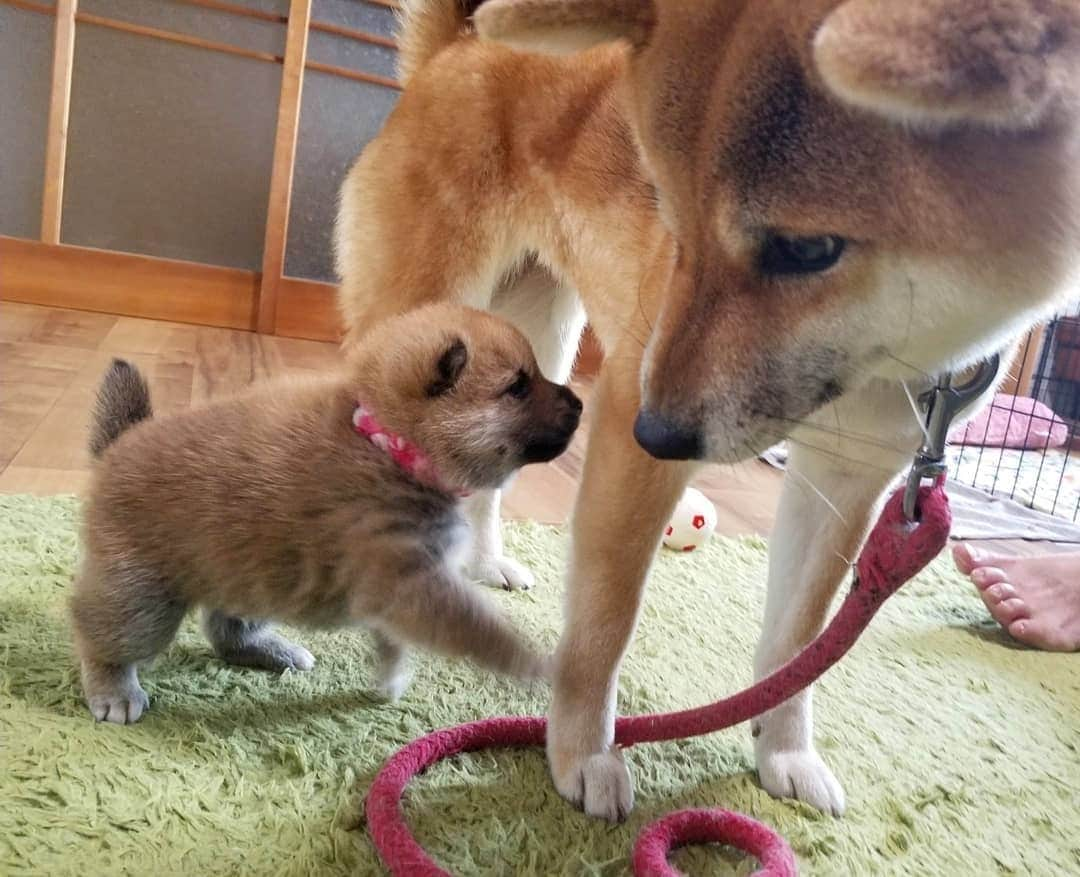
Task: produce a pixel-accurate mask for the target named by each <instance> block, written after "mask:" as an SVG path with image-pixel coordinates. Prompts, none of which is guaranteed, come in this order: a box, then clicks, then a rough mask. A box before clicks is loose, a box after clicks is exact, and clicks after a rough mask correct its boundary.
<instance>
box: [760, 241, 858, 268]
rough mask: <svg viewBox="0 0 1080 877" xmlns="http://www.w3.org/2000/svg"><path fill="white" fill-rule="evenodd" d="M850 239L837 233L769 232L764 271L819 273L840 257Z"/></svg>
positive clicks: (764, 249) (762, 258) (762, 260)
mask: <svg viewBox="0 0 1080 877" xmlns="http://www.w3.org/2000/svg"><path fill="white" fill-rule="evenodd" d="M846 246H847V241H845V240H844V239H843V238H841V237H837V236H836V235H821V236H820V237H808V238H804V237H789V236H787V235H782V234H775V233H770V234H769V235H768V236H767V237H766V238H765V244H764V246H763V247H762V249H761V273H762V274H772V275H784V274H819V273H821V272H822V271H828V270H829V269H830V268H832V266H833V265H835V264H836V263H837V262H839V261H840V257H841V256H842V255H843V254H844V248H845V247H846Z"/></svg>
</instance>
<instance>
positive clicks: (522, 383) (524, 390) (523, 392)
mask: <svg viewBox="0 0 1080 877" xmlns="http://www.w3.org/2000/svg"><path fill="white" fill-rule="evenodd" d="M531 389H532V379H531V378H530V377H529V376H528V375H527V374H525V372H523V371H519V372H518V373H517V377H516V378H514V383H512V384H511V385H510V386H509V387H507V388H506V389H505V390H503V394H504V395H506V396H512V397H513V398H515V399H524V398H525V397H526V396H528V395H529V390H531Z"/></svg>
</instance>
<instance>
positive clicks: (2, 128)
mask: <svg viewBox="0 0 1080 877" xmlns="http://www.w3.org/2000/svg"><path fill="white" fill-rule="evenodd" d="M53 23H54V19H53V18H52V17H51V16H48V15H41V14H39V13H36V12H26V11H24V10H21V9H15V8H13V7H10V6H0V234H5V235H11V236H12V237H25V238H36V237H38V236H39V234H40V233H41V196H42V191H43V189H44V186H45V139H46V137H47V135H48V127H49V87H50V80H51V79H52V47H53V26H54V24H53Z"/></svg>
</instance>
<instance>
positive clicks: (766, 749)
mask: <svg viewBox="0 0 1080 877" xmlns="http://www.w3.org/2000/svg"><path fill="white" fill-rule="evenodd" d="M902 459H903V458H901V457H899V456H896V457H891V456H890V457H889V458H888V459H887V460H886V459H882V460H880V464H881V465H877V464H875V465H865V464H855V463H853V464H850V465H846V464H845V463H844V461H843V460H841V459H839V458H838V457H834V456H824V455H822V454H820V453H817V452H815V451H811V450H808V449H806V448H803V447H799V446H795V447H794V448H793V450H792V453H791V456H790V458H789V461H788V465H789V471H788V475H787V479H786V481H785V484H784V491H783V494H782V496H781V499H780V509H779V512H778V515H777V520H776V526H775V529H774V531H773V536H772V539H771V540H770V551H769V584H768V596H767V598H766V603H765V623H764V628H763V630H762V635H761V641H760V643H759V645H758V649H757V655H756V657H755V660H754V670H755V675H756V676H757V678H761V677H763V676H765V675H768V674H769V673H771V672H772V671H773V670H775V669H776V668H777V667H780V666H781V665H783V664H784V663H786V662H787V661H788V660H790V659H791V658H792V657H793V656H794V655H796V654H797V653H798V652H799V651H800V650H801V649H802V648H803V646H805V645H806V644H807V643H808V642H810V640H812V639H813V638H814V637H815V636H817V634H818V633H819V632H820V631H821V629H822V627H823V625H824V622H825V619H826V616H827V614H828V611H829V606H830V603H831V601H832V598H833V596H834V595H835V594H836V590H837V588H838V587H839V586H840V584H841V582H842V581H843V580H844V578H845V576H847V575H848V572H849V570H850V567H851V562H854V560H855V557H856V555H857V554H858V552H859V550H860V547H861V545H862V543H863V540H864V539H865V538H866V533H867V531H868V529H869V524H870V520H871V517H872V515H873V512H874V509H875V507H876V505H877V501H878V499H879V498H880V496H881V494H882V492H883V491H884V489H885V488H886V487H887V486H888V483H889V481H890V480H891V479H892V477H893V474H894V472H896V471H899V468H900V466H901V465H902ZM823 497H827V500H828V501H826V499H825V498H823ZM811 700H812V695H811V689H807V690H806V691H804V692H802V693H801V694H797V695H796V696H795V697H793V698H791V699H790V700H788V701H787V702H786V703H784V704H783V705H782V706H779V707H777V708H776V709H774V710H772V711H771V712H769V713H766V714H765V715H764V716H762V717H761V718H759V719H757V720H755V721H753V722H752V723H751V729H752V733H753V735H754V748H755V753H756V756H757V768H758V775H759V776H760V778H761V784H762V786H764V788H765V789H766V791H768V792H769V793H770V794H772V795H775V796H777V797H787V798H799V799H800V800H803V801H805V802H806V803H808V804H811V805H813V806H814V807H817V808H818V809H819V810H823V811H825V812H827V813H832V814H834V815H839V814H840V813H842V812H843V809H844V792H843V789H842V788H841V786H840V783H839V782H837V780H836V778H835V777H834V776H833V774H832V771H830V770H829V768H828V767H827V766H826V764H825V762H824V761H822V759H821V757H820V756H819V755H818V754H817V751H816V750H815V749H814V744H813V739H812V737H813V719H812V705H811Z"/></svg>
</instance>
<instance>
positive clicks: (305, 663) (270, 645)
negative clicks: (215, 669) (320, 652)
mask: <svg viewBox="0 0 1080 877" xmlns="http://www.w3.org/2000/svg"><path fill="white" fill-rule="evenodd" d="M217 652H218V655H219V656H220V657H221V659H222V660H224V661H227V662H228V663H230V664H235V665H237V666H240V667H256V668H258V669H260V670H269V671H270V672H271V673H284V672H285V671H286V670H296V671H300V672H305V671H307V670H310V669H311V668H312V667H314V666H315V656H314V655H312V654H311V652H309V651H308V650H307V649H305V648H304V647H303V646H302V645H299V644H298V643H294V642H290V641H289V640H287V639H285V637H283V636H281V635H280V634H278V633H274V632H273V631H263V632H261V633H260V634H259V635H258V636H257V637H253V638H252V639H250V640H248V641H247V642H243V643H238V644H236V645H235V646H234V647H233V648H230V649H228V650H225V649H221V648H218V649H217Z"/></svg>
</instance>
